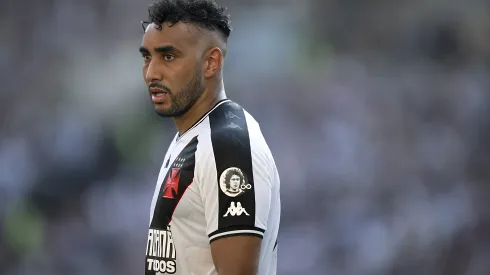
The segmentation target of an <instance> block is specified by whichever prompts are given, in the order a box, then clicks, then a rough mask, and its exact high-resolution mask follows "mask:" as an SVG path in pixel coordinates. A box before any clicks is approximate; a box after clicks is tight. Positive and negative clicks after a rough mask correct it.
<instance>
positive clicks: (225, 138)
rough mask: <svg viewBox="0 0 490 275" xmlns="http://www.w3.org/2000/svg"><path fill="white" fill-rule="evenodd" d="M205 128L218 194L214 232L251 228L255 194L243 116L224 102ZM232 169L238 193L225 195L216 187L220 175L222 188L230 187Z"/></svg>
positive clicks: (219, 182)
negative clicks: (207, 127)
mask: <svg viewBox="0 0 490 275" xmlns="http://www.w3.org/2000/svg"><path fill="white" fill-rule="evenodd" d="M209 124H210V128H211V143H212V146H213V151H214V158H215V162H216V171H217V176H218V178H217V183H216V184H218V193H219V194H218V205H219V206H218V208H219V211H218V213H217V214H218V215H219V216H218V229H217V230H227V228H230V229H231V228H233V227H234V226H247V227H248V228H254V227H255V190H254V177H253V169H252V151H251V147H250V137H249V133H248V127H247V122H246V118H245V112H244V110H243V108H242V107H240V106H239V105H238V104H236V103H234V102H231V101H230V102H226V103H224V104H221V105H220V106H218V107H217V108H216V109H215V110H214V111H213V112H212V113H211V114H209ZM230 168H231V169H230ZM234 168H238V169H239V170H240V171H241V175H243V177H242V176H239V177H240V185H239V189H236V188H235V191H237V192H235V193H228V195H227V194H226V193H225V191H223V188H222V186H221V187H220V184H223V183H222V182H221V177H222V175H223V178H227V181H228V183H227V185H226V186H231V178H232V177H233V176H230V177H229V178H228V177H226V175H227V174H228V172H229V171H231V170H235V171H236V169H234ZM224 172H226V173H224ZM235 180H236V178H235ZM235 183H236V182H235ZM244 184H245V185H244ZM240 186H245V187H247V188H242V187H240ZM230 190H231V189H230ZM230 194H231V195H230Z"/></svg>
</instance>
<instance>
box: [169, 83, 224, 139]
mask: <svg viewBox="0 0 490 275" xmlns="http://www.w3.org/2000/svg"><path fill="white" fill-rule="evenodd" d="M217 89H219V92H217V93H215V92H214V91H205V92H204V94H203V95H202V96H201V97H200V98H199V99H198V100H197V101H196V103H194V105H193V106H192V107H191V109H189V111H187V112H186V113H185V114H183V115H182V116H180V117H175V118H174V122H175V126H176V128H177V131H178V132H179V136H181V135H182V134H183V133H185V131H187V130H189V128H191V127H192V126H193V125H194V124H195V123H196V122H197V121H198V120H199V119H201V117H202V116H204V114H206V113H207V112H209V110H211V108H213V107H214V106H215V105H216V103H218V102H219V101H220V100H223V99H226V95H225V92H224V90H223V89H222V87H217ZM211 94H213V95H215V96H210V95H211Z"/></svg>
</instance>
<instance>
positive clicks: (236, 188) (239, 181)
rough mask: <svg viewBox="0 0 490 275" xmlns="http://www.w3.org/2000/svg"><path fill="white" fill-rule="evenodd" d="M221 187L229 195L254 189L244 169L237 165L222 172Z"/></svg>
mask: <svg viewBox="0 0 490 275" xmlns="http://www.w3.org/2000/svg"><path fill="white" fill-rule="evenodd" d="M219 187H220V188H221V191H223V193H225V194H226V195H227V196H229V197H236V196H239V195H241V194H243V193H245V192H246V191H247V190H249V189H252V185H251V184H250V183H248V181H247V179H246V177H245V175H244V174H243V172H242V170H240V169H239V168H236V167H230V168H228V169H226V170H225V171H223V173H221V176H220V178H219Z"/></svg>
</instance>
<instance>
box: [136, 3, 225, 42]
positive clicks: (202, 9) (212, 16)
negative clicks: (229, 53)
mask: <svg viewBox="0 0 490 275" xmlns="http://www.w3.org/2000/svg"><path fill="white" fill-rule="evenodd" d="M225 11H226V8H225V7H223V6H220V5H218V4H216V2H215V1H214V0H157V1H155V2H154V3H153V4H151V5H150V6H148V19H149V21H148V22H143V23H147V24H149V23H153V24H155V25H156V26H157V28H158V29H161V28H162V24H163V23H168V24H169V25H170V26H172V25H174V24H177V23H178V22H183V23H190V24H195V25H197V26H199V27H201V28H204V29H208V30H211V31H213V30H217V31H219V32H220V33H222V34H223V36H224V38H225V40H227V39H228V37H229V36H230V33H231V31H232V28H231V25H230V19H229V15H228V14H226V13H225Z"/></svg>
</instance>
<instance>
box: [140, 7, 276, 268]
mask: <svg viewBox="0 0 490 275" xmlns="http://www.w3.org/2000/svg"><path fill="white" fill-rule="evenodd" d="M224 12H225V9H224V8H223V7H221V6H218V5H217V4H216V3H214V2H213V1H211V0H194V1H192V0H173V1H172V0H161V1H157V2H155V3H154V4H152V5H151V6H150V7H149V22H144V23H146V24H148V25H147V26H144V29H145V33H144V35H143V44H142V46H141V48H140V52H141V54H142V56H143V61H144V65H143V75H144V79H145V81H146V84H147V85H148V88H149V95H150V97H151V100H152V102H153V104H154V106H155V110H156V112H157V113H158V114H159V115H160V116H162V117H172V118H173V120H174V122H175V125H176V127H177V130H178V133H177V134H176V136H175V138H174V140H173V141H172V143H171V144H170V147H169V149H168V151H167V154H166V155H165V158H164V160H163V165H162V168H161V170H160V174H159V176H158V181H157V186H156V189H155V193H154V196H153V200H152V203H151V210H150V211H151V212H150V215H151V218H150V228H149V232H148V242H147V247H146V267H145V270H146V271H145V272H146V274H178V275H210V274H218V275H249V274H254V275H255V274H260V275H274V274H276V263H277V249H276V245H277V234H278V228H279V216H280V197H279V175H278V173H277V169H276V166H275V163H274V159H273V157H272V155H271V152H270V150H269V148H268V146H267V144H266V142H265V140H264V138H263V136H262V133H261V130H260V128H259V125H258V123H257V122H256V121H255V120H254V119H253V118H252V116H251V115H250V114H249V113H247V112H246V111H245V110H244V109H243V108H242V107H240V106H239V105H238V104H236V103H234V102H232V101H231V100H228V99H226V95H225V90H224V84H223V60H224V57H225V55H226V45H227V39H228V36H229V35H230V32H231V27H230V24H229V20H228V16H227V15H225V14H224ZM231 170H233V171H238V172H239V173H238V174H240V175H243V182H242V183H241V184H239V188H240V194H230V193H229V192H227V191H226V189H224V187H223V186H222V182H223V180H222V178H225V177H226V175H227V173H228V172H229V171H231Z"/></svg>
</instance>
